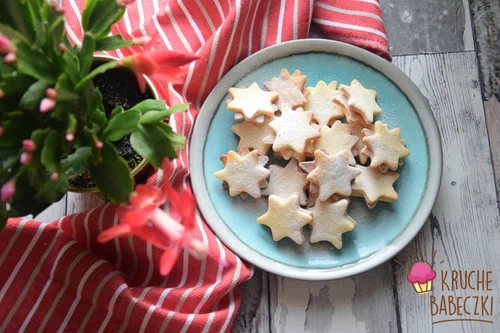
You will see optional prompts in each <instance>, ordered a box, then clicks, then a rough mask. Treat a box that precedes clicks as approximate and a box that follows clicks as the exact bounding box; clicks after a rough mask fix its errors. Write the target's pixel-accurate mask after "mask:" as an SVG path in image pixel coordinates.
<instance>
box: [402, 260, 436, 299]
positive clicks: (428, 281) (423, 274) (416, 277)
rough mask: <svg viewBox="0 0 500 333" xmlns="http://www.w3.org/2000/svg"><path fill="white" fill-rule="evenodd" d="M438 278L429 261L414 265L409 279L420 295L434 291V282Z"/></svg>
mask: <svg viewBox="0 0 500 333" xmlns="http://www.w3.org/2000/svg"><path fill="white" fill-rule="evenodd" d="M435 278H436V272H435V271H434V270H433V269H432V267H431V266H430V265H429V263H428V262H427V261H417V262H415V263H413V265H412V267H411V269H410V273H408V276H407V279H408V281H409V282H410V283H411V284H413V288H415V291H416V292H417V293H418V294H425V293H428V292H429V291H431V290H432V280H434V279H435Z"/></svg>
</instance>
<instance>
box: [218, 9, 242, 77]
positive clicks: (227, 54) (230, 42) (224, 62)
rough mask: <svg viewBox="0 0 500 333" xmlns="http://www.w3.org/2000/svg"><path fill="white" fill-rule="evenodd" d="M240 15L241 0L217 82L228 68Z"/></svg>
mask: <svg viewBox="0 0 500 333" xmlns="http://www.w3.org/2000/svg"><path fill="white" fill-rule="evenodd" d="M240 13H241V0H236V14H235V18H234V26H233V30H232V31H231V36H230V37H229V44H228V47H227V49H226V53H225V54H224V58H223V59H222V63H221V65H220V69H219V75H218V76H217V81H219V80H220V79H221V77H222V75H223V74H224V68H225V67H226V62H227V57H228V56H229V53H230V52H231V47H230V45H233V39H234V35H235V34H236V28H237V27H238V22H239V21H240Z"/></svg>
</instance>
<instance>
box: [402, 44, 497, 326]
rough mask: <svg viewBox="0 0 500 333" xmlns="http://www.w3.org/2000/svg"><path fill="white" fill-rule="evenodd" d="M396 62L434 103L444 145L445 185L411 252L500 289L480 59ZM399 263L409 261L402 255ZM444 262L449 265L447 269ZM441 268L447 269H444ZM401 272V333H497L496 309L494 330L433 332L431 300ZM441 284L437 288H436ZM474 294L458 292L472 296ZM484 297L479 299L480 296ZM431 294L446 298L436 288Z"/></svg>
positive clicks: (470, 56) (452, 57) (436, 57)
mask: <svg viewBox="0 0 500 333" xmlns="http://www.w3.org/2000/svg"><path fill="white" fill-rule="evenodd" d="M394 63H395V64H396V65H397V66H399V67H400V68H401V69H402V70H403V71H404V72H405V73H407V74H408V75H409V76H410V77H411V78H412V80H413V81H414V82H415V83H416V84H417V85H418V86H419V88H420V89H421V91H422V92H423V93H424V95H426V96H427V98H428V99H429V103H430V105H431V108H432V110H433V113H434V116H435V117H436V121H437V123H438V126H439V129H440V133H441V141H442V146H443V179H442V183H441V189H440V194H439V197H438V200H437V202H436V204H435V207H434V209H433V213H432V215H431V216H430V218H429V220H428V221H427V223H426V225H425V226H424V228H423V229H422V231H421V232H420V233H419V234H418V237H417V238H416V239H415V240H414V241H413V242H411V243H410V245H409V246H408V247H407V248H406V249H405V252H407V253H409V254H410V255H412V254H413V253H414V252H415V249H416V253H417V257H418V258H423V257H424V254H427V257H428V258H429V257H432V255H431V254H432V253H434V251H437V252H436V259H435V260H434V264H435V269H437V270H441V269H443V270H452V269H453V270H469V271H470V270H488V271H492V272H493V276H494V277H496V278H493V281H492V288H493V292H489V293H490V295H494V297H495V298H498V297H499V296H500V295H499V290H500V279H499V277H500V261H499V260H498V253H500V242H499V240H500V227H499V223H500V219H499V216H498V210H497V206H496V195H495V187H494V178H493V172H492V163H491V157H490V149H489V148H490V147H489V142H488V137H487V132H486V123H485V116H484V112H483V104H482V100H481V90H480V86H479V84H478V83H477V82H478V79H479V78H478V69H477V63H476V57H475V53H474V52H464V53H453V54H438V55H421V56H406V57H397V58H395V59H394ZM397 259H398V261H400V262H402V263H408V262H409V261H410V260H408V258H407V257H406V255H405V254H404V252H402V253H400V254H399V255H398V256H397ZM443 260H444V262H443ZM441 262H442V263H441ZM393 265H394V267H395V269H397V270H398V271H401V272H402V273H403V274H402V275H398V276H397V277H398V278H397V281H398V282H403V285H401V286H400V287H398V288H396V292H397V297H398V304H399V313H400V321H401V327H402V332H423V333H424V332H499V331H500V316H499V314H498V310H497V311H496V313H495V315H494V316H493V317H492V318H490V319H492V320H493V321H494V324H485V323H471V322H459V323H443V324H437V325H439V326H437V325H432V321H433V320H434V321H436V320H439V319H440V317H439V316H436V317H434V318H431V314H430V303H429V302H430V297H425V296H422V295H418V294H416V293H415V292H414V291H413V288H412V286H411V285H410V284H409V283H407V282H406V281H405V276H406V275H405V273H407V270H408V266H405V267H400V266H399V265H397V264H393ZM436 283H437V284H439V281H436ZM470 293H471V291H467V292H464V291H463V290H458V291H455V292H454V293H452V294H454V295H455V296H462V297H465V296H468V295H470ZM482 294H484V293H478V295H482ZM433 295H434V296H436V297H440V296H441V295H448V293H447V292H443V291H442V288H441V287H440V286H437V287H436V286H435V288H434V291H433Z"/></svg>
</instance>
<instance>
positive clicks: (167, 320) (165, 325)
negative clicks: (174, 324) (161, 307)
mask: <svg viewBox="0 0 500 333" xmlns="http://www.w3.org/2000/svg"><path fill="white" fill-rule="evenodd" d="M195 218H196V224H197V225H198V229H199V230H200V232H201V237H202V241H203V245H205V246H206V247H207V248H208V238H207V233H206V232H205V230H204V229H203V225H202V224H201V218H200V215H199V214H198V211H196V215H195ZM206 265H207V259H206V258H205V259H203V260H202V261H201V266H200V275H199V277H198V283H197V284H196V285H195V286H194V287H191V288H188V289H186V290H185V291H184V293H183V294H182V296H181V298H180V300H179V302H178V303H177V306H176V307H175V310H174V311H169V312H168V313H167V318H165V321H164V323H163V324H162V326H161V329H160V332H163V331H166V330H167V328H168V324H169V323H170V320H171V319H172V317H173V315H174V314H175V312H178V311H180V309H181V307H182V305H183V304H184V302H185V301H186V299H187V297H188V296H189V294H190V293H191V292H192V291H193V290H194V289H196V288H200V287H201V286H202V285H203V282H204V277H205V268H206Z"/></svg>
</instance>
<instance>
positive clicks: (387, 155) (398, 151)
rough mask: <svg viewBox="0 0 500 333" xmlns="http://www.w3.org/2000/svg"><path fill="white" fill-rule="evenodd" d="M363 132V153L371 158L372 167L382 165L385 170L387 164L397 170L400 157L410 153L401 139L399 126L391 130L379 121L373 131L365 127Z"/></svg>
mask: <svg viewBox="0 0 500 333" xmlns="http://www.w3.org/2000/svg"><path fill="white" fill-rule="evenodd" d="M363 134H364V135H365V137H364V138H363V143H364V144H365V147H364V148H363V150H362V151H361V153H362V154H365V155H366V156H368V157H369V158H370V159H371V161H370V168H378V167H380V166H382V171H384V167H383V166H385V167H387V168H389V169H391V170H392V171H395V170H396V169H397V168H398V166H399V165H400V159H402V158H404V157H407V156H409V155H410V152H409V151H408V149H406V147H405V146H404V141H402V140H401V129H399V128H394V129H392V130H389V127H388V126H387V125H386V124H384V123H382V122H381V121H377V122H376V123H375V126H374V130H373V132H372V131H370V130H369V129H366V128H365V129H364V130H363Z"/></svg>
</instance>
